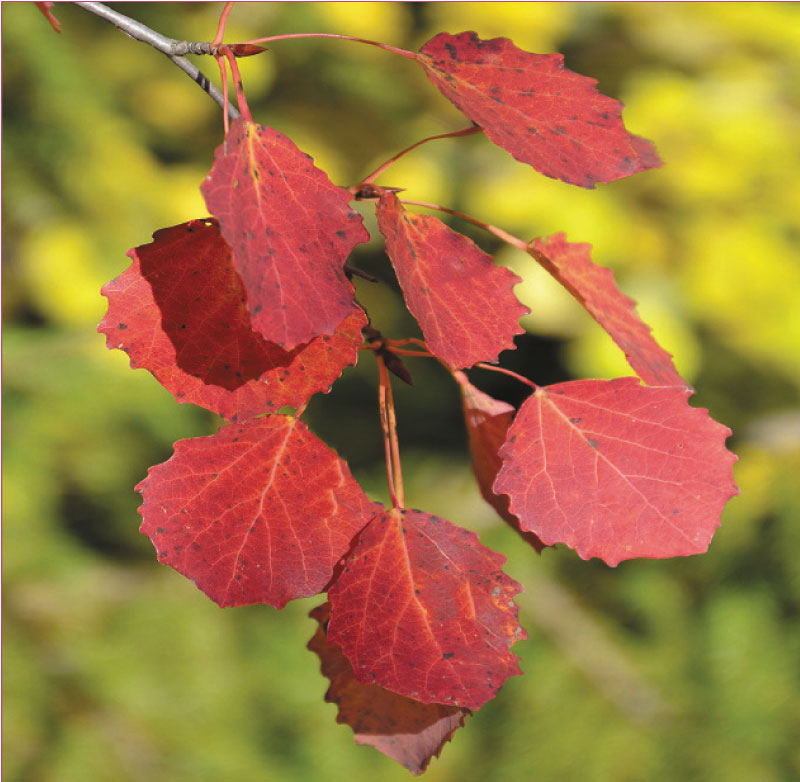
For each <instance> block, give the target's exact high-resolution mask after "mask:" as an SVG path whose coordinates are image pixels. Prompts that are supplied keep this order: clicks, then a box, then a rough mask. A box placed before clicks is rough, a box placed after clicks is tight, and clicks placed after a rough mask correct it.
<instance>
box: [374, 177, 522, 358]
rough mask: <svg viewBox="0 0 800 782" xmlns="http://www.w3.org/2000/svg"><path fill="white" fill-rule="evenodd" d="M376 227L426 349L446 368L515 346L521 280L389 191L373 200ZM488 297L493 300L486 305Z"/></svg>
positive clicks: (494, 354)
mask: <svg viewBox="0 0 800 782" xmlns="http://www.w3.org/2000/svg"><path fill="white" fill-rule="evenodd" d="M377 214H378V227H379V228H380V230H381V233H382V234H383V235H384V237H386V252H387V253H388V255H389V258H390V259H391V261H392V264H393V265H394V268H395V271H396V272H397V279H398V282H399V283H400V287H401V288H402V289H403V295H404V297H405V300H406V304H407V305H408V309H409V311H410V312H411V314H412V315H413V316H414V317H415V318H416V319H417V321H418V322H419V325H420V328H421V329H422V333H423V335H424V337H425V341H426V342H427V344H428V349H429V350H430V351H431V353H433V354H434V355H435V356H436V357H437V358H440V359H441V360H442V361H444V362H445V363H447V364H449V365H450V366H451V367H454V368H459V367H467V366H472V365H473V364H476V363H477V362H479V361H496V360H497V357H498V354H499V353H500V351H501V350H506V349H508V348H513V347H514V335H515V334H521V333H522V331H523V329H522V328H520V325H519V319H520V318H521V317H522V316H523V315H525V314H526V313H527V312H528V308H527V307H525V306H523V305H522V304H520V303H519V301H517V297H516V296H515V295H514V291H513V288H514V286H515V285H517V284H518V283H520V282H522V280H521V279H520V278H519V277H517V275H516V274H514V273H513V272H511V271H509V270H508V269H505V268H503V267H501V266H495V265H494V263H493V262H492V258H491V256H490V255H487V254H486V253H485V252H483V250H481V249H480V248H479V247H478V246H477V245H476V244H475V243H474V242H472V241H471V240H470V239H468V238H467V237H466V236H462V235H461V234H459V233H456V232H455V231H453V230H452V229H451V228H448V227H447V226H446V225H445V224H444V223H443V222H442V221H441V220H438V219H437V218H435V217H430V216H428V215H419V214H414V213H412V212H407V211H406V210H405V209H403V205H402V204H401V203H400V201H399V199H398V198H397V196H396V195H395V194H394V193H385V194H384V195H383V196H382V197H381V199H380V201H379V202H378V207H377ZM487 302H491V306H487Z"/></svg>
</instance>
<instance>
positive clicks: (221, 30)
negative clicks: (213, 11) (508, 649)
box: [211, 2, 233, 46]
mask: <svg viewBox="0 0 800 782" xmlns="http://www.w3.org/2000/svg"><path fill="white" fill-rule="evenodd" d="M232 8H233V2H228V3H225V7H224V8H223V9H222V13H221V14H220V17H219V26H218V27H217V34H216V35H215V36H214V40H213V41H212V42H211V45H212V46H219V45H220V44H221V43H222V39H223V37H224V36H225V25H226V24H227V23H228V14H229V13H230V12H231V9H232Z"/></svg>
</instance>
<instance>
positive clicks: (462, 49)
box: [417, 32, 661, 188]
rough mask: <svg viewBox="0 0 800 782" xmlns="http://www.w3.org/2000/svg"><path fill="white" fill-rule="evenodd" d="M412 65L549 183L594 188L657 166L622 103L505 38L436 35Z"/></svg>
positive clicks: (556, 60) (554, 57) (554, 59)
mask: <svg viewBox="0 0 800 782" xmlns="http://www.w3.org/2000/svg"><path fill="white" fill-rule="evenodd" d="M417 59H418V61H419V63H420V65H422V67H423V68H425V71H426V73H427V74H428V78H429V79H430V80H431V81H432V82H433V83H434V84H435V85H436V86H437V87H438V88H439V90H440V91H441V93H442V94H443V95H444V96H445V97H446V98H448V99H449V100H450V101H452V102H453V103H454V104H455V106H456V107H457V108H458V109H459V110H460V111H461V112H463V113H464V114H465V115H466V116H467V117H469V119H471V120H472V121H473V122H475V123H476V124H478V125H480V126H481V127H482V128H483V130H484V132H485V133H486V135H487V136H488V137H489V138H490V139H491V140H492V141H493V142H494V143H495V144H497V145H498V146H500V147H502V148H503V149H505V150H507V151H508V152H510V153H511V154H512V155H513V156H514V157H515V158H516V159H517V160H520V161H522V162H523V163H529V164H530V165H531V166H533V167H534V168H535V169H536V170H537V171H540V172H541V173H542V174H544V175H545V176H549V177H552V178H553V179H561V180H562V181H564V182H568V183H570V184H573V185H579V186H580V187H586V188H593V187H594V186H595V184H596V183H597V182H613V181H614V180H615V179H620V178H621V177H626V176H630V175H631V174H635V173H636V172H637V171H644V170H646V169H648V168H655V167H657V166H660V165H661V160H660V159H659V157H658V154H657V153H656V151H655V148H654V147H653V145H652V144H651V143H650V142H649V141H647V140H646V139H643V138H641V137H639V136H633V135H632V134H630V133H629V132H628V131H627V130H625V126H624V125H623V123H622V108H623V106H622V104H621V103H620V102H619V101H616V100H614V99H613V98H609V97H607V96H605V95H603V94H602V93H599V92H597V90H596V89H595V85H596V84H597V81H596V80H595V79H590V78H588V77H586V76H581V75H580V74H578V73H574V72H572V71H570V70H567V69H566V68H565V67H564V58H563V56H562V55H560V54H531V53H529V52H526V51H523V50H522V49H518V48H517V47H516V46H514V44H513V43H512V42H511V41H510V40H509V39H508V38H493V39H492V40H489V41H483V40H481V39H480V38H478V36H477V35H476V34H475V33H474V32H465V33H460V34H459V35H450V34H448V33H440V34H439V35H437V36H436V37H435V38H433V39H431V40H430V41H428V43H426V44H425V45H424V46H423V47H422V49H421V50H420V53H419V54H418V55H417Z"/></svg>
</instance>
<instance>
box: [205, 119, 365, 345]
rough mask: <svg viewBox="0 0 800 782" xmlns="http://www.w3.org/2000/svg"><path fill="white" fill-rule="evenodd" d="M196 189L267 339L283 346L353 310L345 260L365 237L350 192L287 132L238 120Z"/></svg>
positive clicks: (330, 328) (326, 330)
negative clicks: (227, 248) (216, 225)
mask: <svg viewBox="0 0 800 782" xmlns="http://www.w3.org/2000/svg"><path fill="white" fill-rule="evenodd" d="M201 190H202V192H203V196H204V197H205V200H206V205H207V206H208V209H209V211H210V212H211V213H212V214H213V215H214V216H215V217H217V219H218V220H219V224H220V228H221V230H222V235H223V236H224V237H225V239H226V241H227V242H228V244H229V245H230V246H231V248H232V250H233V264H234V266H235V267H236V270H237V271H238V272H239V274H241V276H242V280H243V282H244V287H245V290H246V291H247V304H248V307H249V309H250V314H251V316H252V322H253V328H254V329H255V330H256V331H258V332H259V333H260V334H261V335H262V336H263V337H264V338H265V339H267V340H269V341H270V342H277V343H278V344H279V345H282V346H283V347H285V348H287V349H290V348H293V347H296V346H297V345H300V344H302V343H304V342H308V341H309V340H310V339H312V338H313V337H316V336H318V335H320V334H333V333H334V332H335V331H336V328H337V327H338V325H339V324H340V323H341V322H342V321H343V320H344V319H345V318H347V317H348V315H352V314H353V312H354V311H355V310H356V309H357V305H356V304H354V302H353V286H352V285H351V284H350V282H349V280H348V279H347V277H346V276H345V273H344V270H343V266H344V262H345V259H346V258H347V256H348V255H349V254H350V251H351V250H352V249H353V247H354V246H355V245H357V244H359V243H360V242H366V241H369V234H368V233H367V232H366V229H365V228H364V226H363V225H362V222H361V216H360V215H359V214H358V212H354V211H353V210H352V209H350V207H349V206H348V202H349V201H350V199H351V198H352V196H351V195H350V193H348V192H347V191H346V190H344V189H343V188H341V187H337V186H336V185H334V184H333V183H332V182H331V181H330V180H329V179H328V177H327V175H326V174H325V172H323V171H321V170H320V169H318V168H315V167H314V165H313V163H312V158H311V157H310V156H309V155H306V154H305V153H303V152H301V151H300V150H299V149H298V148H297V147H296V146H295V145H294V144H293V143H292V141H291V140H290V139H288V138H287V137H286V136H284V135H282V134H281V133H278V132H277V131H276V130H273V129H272V128H268V127H265V126H264V125H256V124H254V123H252V122H248V121H246V120H244V119H243V118H241V117H240V118H239V119H237V120H235V121H234V122H233V123H232V124H231V128H230V131H229V132H228V134H227V135H226V136H225V141H224V142H223V144H222V145H221V146H220V147H219V148H218V149H217V151H216V153H215V157H214V166H213V168H212V169H211V173H210V174H209V175H208V176H207V177H206V179H205V181H204V182H203V185H202V187H201Z"/></svg>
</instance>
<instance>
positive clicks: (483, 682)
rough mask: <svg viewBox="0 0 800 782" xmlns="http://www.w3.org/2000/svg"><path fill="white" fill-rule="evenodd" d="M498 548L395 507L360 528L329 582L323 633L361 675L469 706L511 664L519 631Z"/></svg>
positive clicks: (427, 698)
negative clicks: (328, 614) (327, 614)
mask: <svg viewBox="0 0 800 782" xmlns="http://www.w3.org/2000/svg"><path fill="white" fill-rule="evenodd" d="M504 561H505V558H504V557H503V556H502V555H500V554H497V553H496V552H494V551H491V550H490V549H487V548H486V547H485V546H482V545H481V544H480V543H479V542H478V537H477V535H475V533H473V532H469V531H468V530H465V529H462V528H460V527H457V526H455V525H454V524H451V523H450V522H448V521H445V520H444V519H440V518H438V517H436V516H432V515H430V514H427V513H423V512H422V511H415V510H403V509H398V508H394V509H392V510H389V511H387V512H386V513H383V514H381V515H380V516H377V517H376V518H375V519H373V520H372V521H371V522H370V523H369V525H368V526H367V527H366V528H365V529H364V531H363V532H362V533H361V535H360V536H359V538H358V542H357V544H356V546H355V547H354V548H353V550H352V552H351V553H350V555H349V556H348V558H347V560H346V561H345V563H344V568H343V570H342V572H341V574H340V575H339V577H338V578H337V580H336V581H335V583H334V584H333V585H332V586H331V588H330V589H329V591H328V599H329V600H330V603H331V619H330V623H329V625H328V638H329V640H330V642H331V643H334V644H337V645H339V646H341V647H342V651H343V653H344V655H345V656H346V657H347V659H348V660H349V661H350V664H351V665H352V667H353V673H354V675H355V677H356V679H357V680H358V681H359V682H361V683H362V684H376V685H378V686H380V687H383V688H385V689H387V690H391V691H392V692H396V693H399V694H400V695H405V696H406V697H408V698H413V699H414V700H418V701H421V702H423V703H442V704H445V705H452V706H460V707H463V708H467V709H471V710H473V711H474V710H476V709H479V708H480V707H481V706H482V705H483V704H484V703H486V701H488V700H490V699H491V698H493V697H494V696H495V695H496V693H497V691H498V690H499V689H500V687H501V686H502V685H503V683H504V682H505V680H506V679H507V678H508V677H509V676H516V675H518V674H519V673H520V670H519V666H518V664H517V658H516V656H515V655H514V654H513V653H512V652H511V649H510V647H511V645H512V644H513V643H514V642H515V641H518V640H520V639H522V638H525V631H524V630H522V628H521V627H520V626H519V624H518V622H517V607H516V605H515V604H514V599H513V598H514V595H515V594H517V592H519V591H520V590H521V589H522V587H521V586H520V585H519V584H517V583H516V582H515V581H513V580H512V579H511V578H509V577H508V576H507V575H505V574H504V573H503V572H502V571H501V570H500V567H501V566H502V564H503V562H504Z"/></svg>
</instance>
